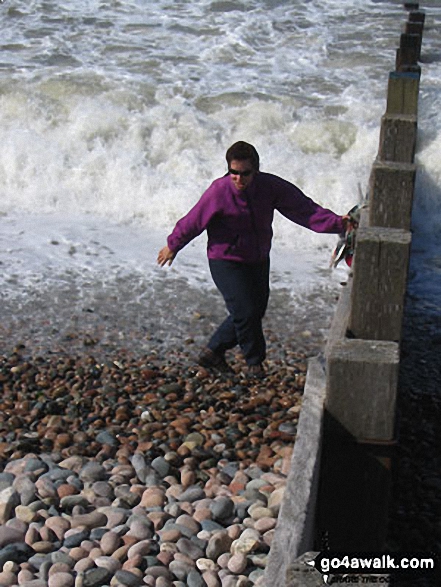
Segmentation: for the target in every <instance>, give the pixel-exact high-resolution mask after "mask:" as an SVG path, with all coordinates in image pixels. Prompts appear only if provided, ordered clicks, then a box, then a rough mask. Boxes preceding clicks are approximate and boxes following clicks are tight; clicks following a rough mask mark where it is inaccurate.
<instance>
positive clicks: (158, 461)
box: [152, 457, 171, 479]
mask: <svg viewBox="0 0 441 587" xmlns="http://www.w3.org/2000/svg"><path fill="white" fill-rule="evenodd" d="M152 467H153V469H154V470H155V471H156V472H157V473H158V475H159V476H160V477H162V479H163V478H164V477H167V475H168V474H169V473H170V469H171V467H170V463H168V462H167V461H166V460H165V459H164V457H156V458H155V459H153V461H152Z"/></svg>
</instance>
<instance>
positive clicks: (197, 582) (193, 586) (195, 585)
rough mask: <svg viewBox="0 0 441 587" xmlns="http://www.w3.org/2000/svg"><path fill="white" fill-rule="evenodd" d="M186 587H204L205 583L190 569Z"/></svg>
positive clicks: (198, 574)
mask: <svg viewBox="0 0 441 587" xmlns="http://www.w3.org/2000/svg"><path fill="white" fill-rule="evenodd" d="M187 585H188V587H205V586H206V583H205V581H204V579H203V578H202V576H201V575H200V573H199V572H198V571H197V570H196V569H192V570H191V571H190V572H189V573H188V576H187Z"/></svg>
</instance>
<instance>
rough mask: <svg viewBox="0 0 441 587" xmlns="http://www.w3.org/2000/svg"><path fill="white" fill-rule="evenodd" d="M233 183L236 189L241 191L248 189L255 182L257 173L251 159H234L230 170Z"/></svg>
mask: <svg viewBox="0 0 441 587" xmlns="http://www.w3.org/2000/svg"><path fill="white" fill-rule="evenodd" d="M228 173H229V174H230V176H231V181H232V182H233V185H234V187H235V188H237V189H238V190H240V191H243V190H244V189H246V188H247V187H248V186H249V185H250V183H251V182H252V181H253V179H254V176H255V175H256V171H255V169H254V167H253V165H252V163H251V161H250V160H249V159H243V160H238V159H233V161H231V163H230V167H229V168H228Z"/></svg>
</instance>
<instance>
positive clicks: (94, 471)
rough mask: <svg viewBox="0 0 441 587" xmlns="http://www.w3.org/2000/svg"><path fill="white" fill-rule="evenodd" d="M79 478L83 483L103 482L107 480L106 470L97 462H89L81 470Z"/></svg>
mask: <svg viewBox="0 0 441 587" xmlns="http://www.w3.org/2000/svg"><path fill="white" fill-rule="evenodd" d="M79 477H80V479H81V480H82V481H89V482H92V483H93V482H95V481H103V480H104V479H105V478H106V469H105V468H104V467H103V466H102V465H100V464H99V463H97V462H95V461H89V462H88V463H87V464H86V465H84V467H83V468H82V469H81V471H80V474H79Z"/></svg>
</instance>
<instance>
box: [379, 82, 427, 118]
mask: <svg viewBox="0 0 441 587" xmlns="http://www.w3.org/2000/svg"><path fill="white" fill-rule="evenodd" d="M419 79H420V76H419V75H418V74H417V73H413V72H397V71H392V72H391V73H390V74H389V83H388V91H387V107H386V114H414V115H415V116H416V115H417V113H418V92H419Z"/></svg>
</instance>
